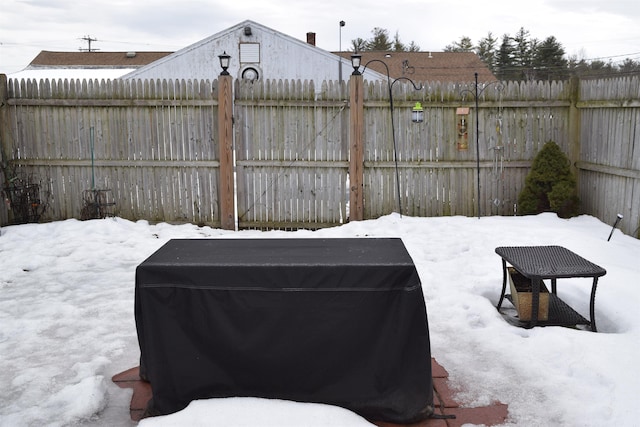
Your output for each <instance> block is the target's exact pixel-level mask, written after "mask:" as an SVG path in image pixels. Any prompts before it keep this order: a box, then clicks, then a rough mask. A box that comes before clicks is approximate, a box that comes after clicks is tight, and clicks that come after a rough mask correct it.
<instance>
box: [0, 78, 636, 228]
mask: <svg viewBox="0 0 640 427" xmlns="http://www.w3.org/2000/svg"><path fill="white" fill-rule="evenodd" d="M350 84H351V83H350ZM393 89H394V91H393V97H394V99H393V100H394V106H395V108H394V111H393V114H394V116H393V118H394V123H395V135H393V134H392V127H391V113H392V112H391V111H390V108H389V94H388V88H387V86H386V83H381V82H364V97H363V107H362V108H363V115H362V122H363V123H362V125H363V131H362V132H363V134H362V140H363V159H362V177H359V179H360V180H361V182H362V185H363V199H364V217H365V218H376V217H379V216H381V215H385V214H388V213H390V212H394V211H396V212H397V211H398V209H399V206H398V192H397V191H398V186H397V185H396V168H397V173H398V176H399V183H400V186H399V188H400V194H399V196H400V197H399V198H400V202H401V203H400V204H401V207H402V213H403V214H405V215H411V216H440V215H467V216H475V215H478V214H481V215H513V214H514V212H515V211H517V205H516V201H517V196H518V194H519V192H520V190H521V189H522V187H523V184H524V179H525V176H526V174H527V172H528V170H529V168H530V165H531V162H532V160H533V158H534V157H535V155H536V154H537V152H538V151H539V149H540V148H541V147H542V145H543V144H544V143H545V142H547V141H549V140H553V141H555V142H556V143H557V144H558V145H559V146H560V148H561V149H562V150H563V151H564V152H565V153H567V155H568V156H569V158H570V159H571V161H572V164H573V165H574V167H575V171H576V175H577V178H578V182H579V192H580V198H581V201H582V211H583V212H584V213H587V214H591V215H594V216H597V217H598V218H600V219H602V220H603V221H606V222H610V221H612V220H613V219H615V216H616V214H617V213H622V214H623V215H624V220H623V221H622V223H621V225H620V228H621V229H622V230H623V231H624V232H625V233H627V234H632V235H635V236H637V234H638V227H639V226H640V141H639V139H640V102H639V101H638V99H640V79H639V77H637V76H635V77H628V78H616V79H608V80H583V81H578V80H572V81H566V82H502V83H500V84H494V85H493V86H487V87H484V86H483V87H481V88H480V89H481V91H480V92H479V96H478V99H477V104H478V109H477V111H476V108H475V105H476V99H475V91H474V89H475V87H474V86H473V83H458V84H454V83H438V82H435V83H434V82H426V83H425V84H424V87H423V88H422V89H421V90H418V91H416V90H414V88H413V87H411V86H410V85H403V84H397V85H394V87H393ZM349 93H350V92H349V87H348V85H346V84H344V83H340V82H322V83H320V84H318V85H316V83H315V82H312V81H273V80H267V81H263V82H258V83H253V84H252V83H246V82H240V81H235V82H234V90H233V140H234V141H233V142H234V148H235V149H234V153H235V163H234V166H235V172H236V178H237V179H236V184H237V190H236V193H235V194H236V201H237V219H236V221H237V223H238V225H239V226H240V227H241V228H245V227H246V228H249V227H257V228H265V227H274V228H298V227H309V228H319V227H325V226H331V225H336V224H341V223H344V222H346V221H348V219H349V215H350V212H349V192H350V183H352V182H353V178H354V177H351V176H349V171H350V162H352V161H353V159H352V158H351V155H350V146H349V140H350V132H351V126H352V124H351V123H350V109H352V108H354V107H353V105H354V104H353V100H350V99H348V98H349ZM219 95H220V94H219V93H218V81H217V80H216V81H213V82H210V81H185V80H175V81H167V80H144V81H142V80H134V81H123V80H108V81H105V80H101V81H97V80H88V81H87V80H83V81H80V80H41V81H35V80H20V81H17V80H11V79H10V80H7V79H6V77H5V76H0V102H1V103H2V107H0V125H1V131H0V138H1V140H0V142H1V148H2V152H1V154H2V159H1V160H2V165H3V172H4V173H3V174H2V175H1V176H0V181H1V182H0V184H2V186H3V187H4V186H5V185H6V184H8V183H9V181H10V180H11V179H13V178H14V177H16V176H18V175H20V176H28V177H29V179H31V180H32V181H37V183H38V184H39V185H40V187H41V191H42V193H43V194H42V197H43V199H45V198H46V199H47V200H48V210H47V211H46V212H44V214H43V218H42V219H44V220H59V219H65V218H73V217H76V218H78V217H80V212H81V211H82V208H83V203H85V202H84V201H83V197H82V194H83V192H84V191H86V190H89V189H92V187H93V188H100V189H110V190H111V192H112V193H113V198H114V200H115V202H116V207H115V209H116V213H117V214H118V215H119V216H122V217H124V218H128V219H132V220H137V219H147V220H151V221H170V222H174V221H177V222H184V221H189V222H194V223H201V224H208V225H211V226H220V225H221V218H220V197H221V196H220V190H221V189H220V188H219V187H220V183H219V180H220V178H219V174H220V166H221V159H220V141H219V127H220V123H219V120H220V119H219V117H218V105H219ZM415 102H421V104H422V106H423V108H424V110H425V122H424V123H421V124H416V123H412V122H411V107H413V105H414V104H415ZM476 123H477V124H478V129H477V133H476ZM394 136H395V142H396V146H395V149H394V144H393V142H394ZM476 141H477V142H478V144H477V146H476ZM476 149H477V150H478V152H479V159H477V158H476ZM396 154H397V157H396ZM396 160H397V162H396ZM478 176H479V178H480V185H479V188H480V194H477V193H478V192H477V188H478V182H477V179H478ZM45 196H48V197H45ZM478 202H479V203H478ZM478 207H479V209H480V212H478ZM11 219H12V218H11V212H10V210H9V209H6V208H5V209H0V222H1V223H2V224H7V223H9V221H10V220H11Z"/></svg>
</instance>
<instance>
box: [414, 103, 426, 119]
mask: <svg viewBox="0 0 640 427" xmlns="http://www.w3.org/2000/svg"><path fill="white" fill-rule="evenodd" d="M411 121H412V122H413V123H422V122H424V110H423V109H422V104H420V103H419V102H416V105H415V106H414V107H413V110H412V111H411Z"/></svg>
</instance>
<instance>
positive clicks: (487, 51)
mask: <svg viewBox="0 0 640 427" xmlns="http://www.w3.org/2000/svg"><path fill="white" fill-rule="evenodd" d="M497 44H498V39H496V38H494V37H493V34H492V33H491V32H489V33H488V34H487V36H486V37H484V38H482V39H480V41H479V42H478V46H477V47H476V48H475V52H476V54H477V55H478V56H479V57H480V59H481V60H482V62H484V63H485V64H486V65H487V67H489V69H490V70H491V71H492V72H495V69H496V61H497V54H498V52H497V51H496V45H497Z"/></svg>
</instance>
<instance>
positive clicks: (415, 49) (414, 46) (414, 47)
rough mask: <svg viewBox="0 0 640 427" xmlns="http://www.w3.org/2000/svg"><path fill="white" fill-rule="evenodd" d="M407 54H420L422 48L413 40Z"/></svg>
mask: <svg viewBox="0 0 640 427" xmlns="http://www.w3.org/2000/svg"><path fill="white" fill-rule="evenodd" d="M407 52H420V46H418V45H417V44H416V42H414V41H413V40H412V41H411V43H409V47H408V48H407Z"/></svg>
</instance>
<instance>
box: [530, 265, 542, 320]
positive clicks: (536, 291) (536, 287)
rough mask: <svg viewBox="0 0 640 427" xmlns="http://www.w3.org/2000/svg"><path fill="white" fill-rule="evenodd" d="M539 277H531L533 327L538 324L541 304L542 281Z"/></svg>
mask: <svg viewBox="0 0 640 427" xmlns="http://www.w3.org/2000/svg"><path fill="white" fill-rule="evenodd" d="M541 282H542V279H540V278H539V277H532V278H531V322H530V323H529V327H530V328H533V327H534V326H536V325H537V324H538V307H539V306H540V283H541Z"/></svg>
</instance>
